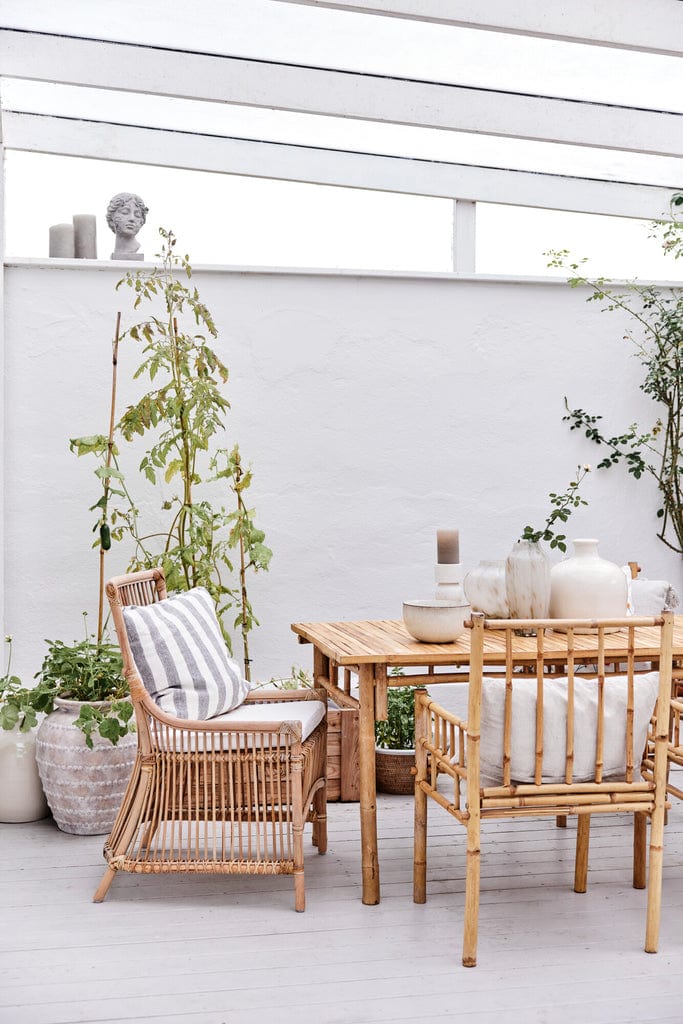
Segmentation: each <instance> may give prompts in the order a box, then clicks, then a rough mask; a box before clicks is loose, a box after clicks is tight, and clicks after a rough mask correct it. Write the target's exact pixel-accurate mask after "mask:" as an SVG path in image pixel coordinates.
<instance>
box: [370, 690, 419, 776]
mask: <svg viewBox="0 0 683 1024" xmlns="http://www.w3.org/2000/svg"><path fill="white" fill-rule="evenodd" d="M387 703H388V716H387V720H386V722H375V774H376V778H377V789H378V790H379V792H381V793H400V794H402V795H404V796H410V795H411V794H412V793H413V790H414V788H415V785H414V775H413V771H412V769H413V768H414V767H415V687H414V686H399V687H391V688H390V689H389V692H388V694H387Z"/></svg>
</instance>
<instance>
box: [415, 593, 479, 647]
mask: <svg viewBox="0 0 683 1024" xmlns="http://www.w3.org/2000/svg"><path fill="white" fill-rule="evenodd" d="M469 615H470V606H469V605H468V604H457V603H456V602H455V601H435V600H426V601H404V602H403V622H404V623H405V627H406V629H407V630H408V632H409V633H410V635H411V636H414V637H415V639H416V640H423V641H424V642H425V643H431V644H443V643H449V642H450V641H451V640H455V639H456V637H459V636H460V634H461V633H464V632H465V620H466V619H468V618H469Z"/></svg>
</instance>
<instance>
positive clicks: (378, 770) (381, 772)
mask: <svg viewBox="0 0 683 1024" xmlns="http://www.w3.org/2000/svg"><path fill="white" fill-rule="evenodd" d="M414 767H415V751H414V750H384V749H383V748H382V747H375V776H376V779H377V789H378V791H379V792H380V793H396V794H399V795H400V796H412V795H413V793H414V792H415V776H414V775H413V773H412V769H413V768H414Z"/></svg>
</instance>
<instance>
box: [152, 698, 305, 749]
mask: <svg viewBox="0 0 683 1024" xmlns="http://www.w3.org/2000/svg"><path fill="white" fill-rule="evenodd" d="M324 717H325V705H324V704H323V702H322V701H320V700H288V701H280V702H278V703H267V704H251V703H249V704H241V705H240V706H239V707H238V708H235V709H234V711H228V712H227V713H226V714H224V715H216V717H215V718H212V719H211V721H212V722H224V723H225V724H226V725H230V726H232V727H237V728H239V726H240V723H242V722H254V723H258V724H259V725H264V726H265V725H276V724H278V723H279V722H300V723H301V738H302V740H305V739H307V738H308V737H309V736H310V735H311V733H312V732H313V730H314V729H316V728H317V727H318V726H319V725H320V723H321V722H322V720H323V719H324ZM162 735H163V736H164V737H165V736H166V733H163V734H162ZM256 736H257V737H258V738H257V739H256V742H255V743H254V738H253V735H252V734H251V733H244V732H241V733H240V732H238V733H233V734H232V735H231V736H230V739H229V740H228V741H226V739H225V734H224V733H214V732H191V731H185V730H183V731H182V732H181V731H178V730H177V731H176V732H175V735H173V736H172V737H171V738H170V740H169V739H164V740H163V741H162V742H163V743H164V745H165V744H166V743H167V742H168V743H170V748H171V749H172V750H180V749H183V750H200V751H201V750H209V751H218V750H236V749H238V748H239V749H247V750H249V749H253V748H254V746H257V747H259V748H261V747H263V748H269V747H270V745H271V742H275V740H274V739H271V737H270V736H264V737H263V739H261V738H260V737H261V734H260V733H257V734H256ZM221 737H222V738H221Z"/></svg>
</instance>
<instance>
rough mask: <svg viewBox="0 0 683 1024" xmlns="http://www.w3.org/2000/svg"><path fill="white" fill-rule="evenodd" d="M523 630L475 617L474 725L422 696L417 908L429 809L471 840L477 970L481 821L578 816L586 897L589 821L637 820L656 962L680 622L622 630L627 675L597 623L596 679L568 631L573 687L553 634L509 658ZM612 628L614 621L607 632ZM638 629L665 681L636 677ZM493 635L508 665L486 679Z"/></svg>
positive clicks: (638, 874)
mask: <svg viewBox="0 0 683 1024" xmlns="http://www.w3.org/2000/svg"><path fill="white" fill-rule="evenodd" d="M519 625H520V623H519V622H517V621H512V620H498V621H496V620H488V621H486V622H485V621H484V617H483V616H482V615H473V616H472V638H471V659H470V683H469V702H468V709H467V721H465V720H463V719H461V718H458V717H457V716H456V715H453V714H451V713H449V712H448V711H446V710H445V709H444V708H442V707H440V706H439V705H437V704H435V703H434V702H433V701H432V700H431V699H430V697H429V695H428V693H427V692H426V691H425V690H421V691H420V690H418V691H416V696H415V748H416V768H417V774H416V780H415V860H414V900H415V902H416V903H424V902H425V900H426V860H427V807H428V803H429V801H430V799H431V800H433V801H434V802H436V803H437V804H438V805H440V806H441V807H442V808H444V809H445V810H446V811H448V812H449V813H450V814H451V815H452V816H453V818H454V819H455V820H456V821H457V822H459V823H460V824H461V825H463V826H464V827H465V829H466V831H467V866H466V883H465V885H466V888H465V921H464V940H463V957H462V962H463V964H464V966H466V967H474V966H475V965H476V962H477V934H478V919H479V886H480V855H481V854H480V834H481V824H482V822H483V821H487V820H490V819H496V818H510V819H519V818H525V817H531V816H533V817H535V816H547V817H557V816H558V815H564V814H572V815H574V814H576V815H578V829H577V845H576V864H575V872H574V889H575V891H576V892H585V891H586V881H587V871H588V843H589V829H590V815H591V814H605V813H619V814H623V813H624V812H629V813H631V814H633V817H634V866H633V884H634V886H635V887H636V888H644V887H645V881H646V879H645V874H646V871H645V865H646V828H645V826H646V824H647V820H648V819H650V822H651V829H650V860H649V879H648V883H649V885H648V887H649V892H648V905H647V924H646V937H645V949H646V951H647V952H650V953H653V952H656V950H657V942H658V935H659V920H660V911H661V884H662V858H663V850H662V846H663V835H664V812H665V806H666V805H665V800H666V771H667V741H668V732H669V705H670V689H671V651H672V635H673V617H672V615H671V613H666V614H664V615H663V616H662V617H661V618H657V619H644V618H639V619H636V618H630V619H626V620H624V621H623V622H621V623H620V624H619V625H620V626H621V627H623V628H626V629H627V630H628V637H629V643H628V649H629V651H630V653H629V655H628V658H627V660H626V663H625V665H624V672H623V674H621V675H619V674H617V673H614V672H609V671H606V669H605V634H606V632H607V630H606V629H605V628H604V626H602V625H601V624H600V623H591V625H594V626H597V627H598V629H597V648H598V662H597V672H595V671H594V668H595V666H593V673H592V674H589V673H588V672H586V674H584V672H582V670H581V667H580V662H581V644H580V639H581V638H580V637H576V636H575V635H574V628H577V629H578V628H580V627H581V626H584V627H585V626H586V625H587V623H586V622H585V621H583V622H579V621H577V622H576V623H574V624H573V626H572V625H570V626H569V628H568V629H567V654H566V659H567V662H566V671H567V674H566V676H564V677H559V676H558V674H557V671H556V668H555V671H554V674H552V672H553V668H552V667H551V666H552V662H553V661H555V662H556V661H557V655H556V654H555V655H554V656H551V655H550V654H549V653H546V652H545V651H544V636H545V629H546V628H552V626H553V622H552V621H537V622H527V623H524V625H525V626H528V627H530V628H531V629H532V631H533V634H534V636H533V637H532V638H531V640H530V642H529V643H528V644H527V651H526V653H525V655H524V665H523V668H522V667H521V666H520V663H519V662H516V661H515V659H514V657H513V654H512V650H513V644H514V640H515V638H514V631H515V629H516V628H518V627H519ZM614 625H615V620H611V621H610V626H614ZM641 626H652V627H655V629H656V631H657V632H656V641H654V642H653V643H652V647H653V649H654V650H656V649H657V647H658V648H659V657H658V659H657V660H658V662H659V665H660V671H659V672H651V673H648V674H647V675H639V674H638V664H637V661H636V658H635V655H634V649H635V641H634V630H635V628H636V627H641ZM492 634H497V635H498V638H500V637H501V634H502V636H503V639H504V643H505V649H506V650H507V652H508V655H507V664H506V668H505V673H504V674H502V673H499V674H498V675H497V676H495V677H490V678H487V677H486V675H485V671H484V649H485V645H486V642H487V639H488V637H490V636H491V635H492ZM497 646H499V640H498V643H497ZM592 646H593V648H595V645H592ZM653 709H654V710H653ZM680 710H681V711H682V712H683V705H682V706H681V709H680ZM653 716H654V717H653ZM648 734H649V737H648ZM544 735H545V744H544ZM551 735H552V742H549V739H550V736H551ZM646 744H647V746H648V748H649V750H650V751H651V753H652V760H651V767H646V766H645V765H644V763H643V757H644V754H645V747H646ZM544 747H545V752H544ZM681 753H682V754H683V749H682V750H681ZM643 773H645V774H643ZM444 775H445V776H448V777H450V779H451V780H452V783H453V790H452V793H448V794H447V793H444V792H440V791H439V788H438V782H439V778H440V777H441V779H442V780H443V777H444ZM448 788H450V786H449V785H448Z"/></svg>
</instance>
